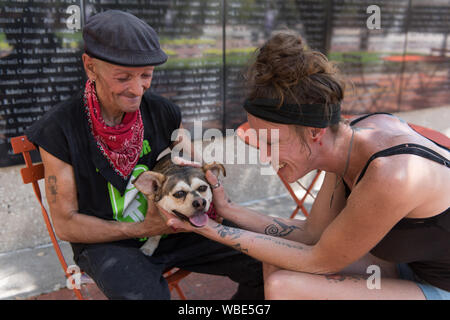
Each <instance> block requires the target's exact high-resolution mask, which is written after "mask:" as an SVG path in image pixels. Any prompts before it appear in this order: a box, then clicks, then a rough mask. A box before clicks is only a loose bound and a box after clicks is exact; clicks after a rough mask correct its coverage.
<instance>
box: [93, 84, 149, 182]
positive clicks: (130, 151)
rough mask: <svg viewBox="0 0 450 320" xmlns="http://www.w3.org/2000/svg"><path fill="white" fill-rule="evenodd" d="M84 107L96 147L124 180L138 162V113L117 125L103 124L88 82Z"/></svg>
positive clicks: (141, 132) (141, 129)
mask: <svg viewBox="0 0 450 320" xmlns="http://www.w3.org/2000/svg"><path fill="white" fill-rule="evenodd" d="M84 106H85V109H86V115H87V118H88V121H89V126H90V128H91V134H92V135H93V136H94V139H95V141H96V142H97V147H98V148H99V149H100V151H101V153H102V154H103V156H104V157H105V158H106V159H107V160H108V162H109V164H110V165H111V166H112V168H113V169H114V171H115V172H116V173H117V174H118V175H119V176H120V177H122V178H123V179H127V178H128V176H129V175H130V173H131V171H132V170H133V169H134V167H135V166H136V164H137V162H138V160H139V155H140V154H141V149H142V142H143V140H144V125H143V123H142V118H141V112H140V110H139V109H138V110H137V111H135V112H127V113H125V116H124V117H123V120H122V122H121V123H120V124H119V125H116V126H114V127H109V126H108V125H106V123H105V121H104V120H103V117H102V113H101V109H100V103H99V101H98V98H97V92H96V91H95V83H94V82H93V81H91V80H88V81H87V82H86V87H85V90H84Z"/></svg>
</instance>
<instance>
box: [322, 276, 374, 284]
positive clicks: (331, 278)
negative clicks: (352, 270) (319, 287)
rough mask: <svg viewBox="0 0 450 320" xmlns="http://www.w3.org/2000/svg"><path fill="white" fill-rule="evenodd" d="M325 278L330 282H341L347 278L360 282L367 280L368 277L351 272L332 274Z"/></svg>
mask: <svg viewBox="0 0 450 320" xmlns="http://www.w3.org/2000/svg"><path fill="white" fill-rule="evenodd" d="M325 279H327V280H328V281H330V282H334V283H339V282H342V281H345V280H351V281H353V282H355V283H356V282H358V281H360V280H366V277H365V276H364V275H357V274H350V275H344V274H330V275H326V276H325Z"/></svg>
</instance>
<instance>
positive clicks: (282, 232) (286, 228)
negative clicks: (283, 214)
mask: <svg viewBox="0 0 450 320" xmlns="http://www.w3.org/2000/svg"><path fill="white" fill-rule="evenodd" d="M273 222H274V223H272V224H270V225H268V226H267V227H266V229H265V230H264V233H265V234H267V235H269V236H274V237H286V236H287V235H289V234H290V233H291V232H292V231H294V230H296V229H297V230H303V229H302V228H300V227H297V226H295V225H293V224H291V225H288V224H286V223H284V222H283V221H281V220H280V219H276V218H275V219H273Z"/></svg>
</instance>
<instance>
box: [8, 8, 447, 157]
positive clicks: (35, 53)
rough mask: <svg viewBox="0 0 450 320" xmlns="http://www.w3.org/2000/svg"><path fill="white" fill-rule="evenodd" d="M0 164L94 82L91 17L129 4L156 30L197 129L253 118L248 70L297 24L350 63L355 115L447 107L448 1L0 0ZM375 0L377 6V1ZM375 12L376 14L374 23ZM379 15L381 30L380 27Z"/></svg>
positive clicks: (159, 82)
mask: <svg viewBox="0 0 450 320" xmlns="http://www.w3.org/2000/svg"><path fill="white" fill-rule="evenodd" d="M0 5H1V7H0V79H1V80H0V166H9V165H13V164H17V163H20V162H21V159H20V156H14V155H12V152H11V149H10V146H9V139H10V138H11V137H13V136H17V135H20V134H22V133H23V131H24V130H25V129H26V127H27V126H29V125H30V124H31V123H33V122H34V121H36V120H37V119H38V118H39V117H40V116H42V115H43V114H44V113H45V111H47V110H49V109H50V108H52V106H54V105H55V104H56V103H57V102H59V101H62V100H65V99H67V98H68V97H70V96H71V95H72V94H74V93H75V92H76V91H78V90H79V89H80V88H81V87H82V86H83V83H84V81H85V77H84V71H83V68H82V65H81V54H82V53H83V41H82V35H81V29H80V27H82V25H83V24H84V22H85V21H86V20H87V19H89V17H90V16H91V15H93V14H95V13H98V12H101V11H103V10H107V9H120V10H124V11H129V12H131V13H133V14H135V15H136V16H138V17H140V18H142V19H144V20H145V21H147V22H148V23H149V24H150V25H151V26H153V27H154V28H155V29H156V31H157V32H158V33H159V35H160V38H161V44H162V47H163V48H164V49H165V51H166V52H167V53H168V55H169V56H170V58H169V60H168V62H167V63H166V64H165V65H163V66H161V67H158V68H157V69H156V72H155V77H154V80H153V85H152V89H151V90H153V91H155V92H157V93H160V94H162V95H164V96H166V97H168V98H170V99H171V100H173V101H174V102H176V103H177V104H178V105H179V106H180V107H181V110H182V114H183V123H184V124H185V126H186V127H187V128H192V124H193V121H194V120H202V121H203V128H204V129H207V128H219V129H221V130H222V131H223V132H225V129H226V128H231V129H235V128H236V127H237V126H238V125H239V124H240V123H242V122H243V121H245V114H244V112H243V109H242V107H241V106H242V102H243V100H244V89H243V80H242V71H243V70H244V68H245V67H246V65H247V62H248V60H249V58H251V55H252V54H253V52H254V51H255V48H256V47H257V46H259V45H261V44H262V43H263V42H264V41H265V40H266V39H267V38H268V37H269V36H270V35H271V34H272V33H273V32H276V31H279V30H283V29H293V30H296V31H297V32H299V33H300V34H301V35H302V36H303V38H304V40H305V43H306V45H307V46H308V47H310V48H313V49H317V50H320V51H322V52H323V53H325V54H326V55H327V56H328V57H329V59H330V60H333V61H335V62H336V63H337V64H338V65H339V67H340V69H341V70H342V71H343V72H344V74H345V75H346V76H347V79H348V80H349V83H351V85H348V86H347V92H346V99H345V102H344V104H343V110H344V112H345V113H347V114H361V113H367V112H374V111H388V112H398V111H407V110H416V109H422V108H430V107H438V106H443V105H446V104H447V105H448V101H449V98H450V90H449V89H450V73H449V69H450V68H449V65H450V59H449V55H450V52H449V48H450V40H449V39H448V38H449V30H450V18H449V17H450V1H448V0H395V1H386V0H381V1H380V0H379V1H373V0H370V1H367V0H314V1H312V0H58V1H51V0H0ZM371 5H377V6H378V8H379V12H378V13H379V15H378V16H376V15H375V16H374V14H376V13H375V12H374V11H373V12H372V11H369V13H368V10H367V9H368V7H369V6H371ZM374 19H378V20H377V21H374ZM376 23H378V27H379V28H378V29H376V28H372V27H371V26H374V25H375V24H376Z"/></svg>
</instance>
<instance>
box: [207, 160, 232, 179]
mask: <svg viewBox="0 0 450 320" xmlns="http://www.w3.org/2000/svg"><path fill="white" fill-rule="evenodd" d="M202 169H203V172H205V173H206V171H208V170H211V172H212V173H213V174H214V175H215V176H216V177H219V174H220V172H222V175H223V176H224V177H226V176H227V172H226V170H225V167H224V166H223V164H221V163H217V162H215V161H214V162H213V163H210V164H205V165H203V167H202Z"/></svg>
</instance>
